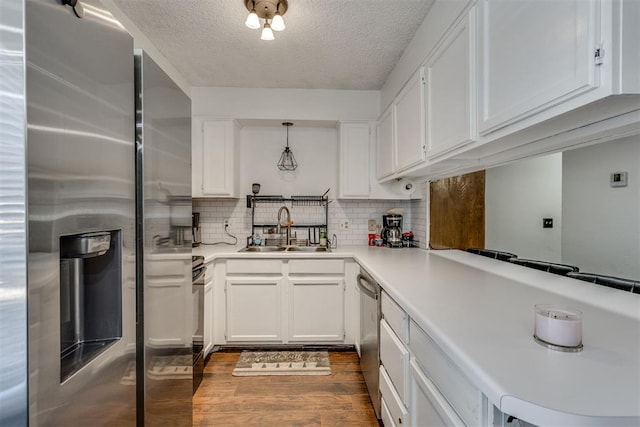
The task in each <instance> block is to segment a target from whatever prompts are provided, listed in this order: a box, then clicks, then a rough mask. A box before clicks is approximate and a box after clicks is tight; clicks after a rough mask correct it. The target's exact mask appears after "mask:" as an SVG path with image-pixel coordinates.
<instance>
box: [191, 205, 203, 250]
mask: <svg viewBox="0 0 640 427" xmlns="http://www.w3.org/2000/svg"><path fill="white" fill-rule="evenodd" d="M191 242H192V243H191V245H192V246H193V247H194V248H195V247H196V246H200V244H201V243H202V240H201V237H200V213H198V212H193V213H192V214H191Z"/></svg>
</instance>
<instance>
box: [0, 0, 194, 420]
mask: <svg viewBox="0 0 640 427" xmlns="http://www.w3.org/2000/svg"><path fill="white" fill-rule="evenodd" d="M62 3H63V2H61V1H60V0H0V39H1V40H0V71H1V72H2V73H1V74H2V76H3V78H2V79H0V80H2V82H1V83H0V92H1V94H2V101H1V102H2V111H3V113H2V120H0V136H1V138H0V140H1V141H2V143H1V144H0V162H1V165H2V168H0V203H1V205H0V213H1V214H2V221H0V239H1V240H0V253H1V256H0V263H1V264H2V269H1V270H2V271H1V272H0V287H1V289H0V291H1V292H0V320H1V321H2V328H0V330H1V332H0V361H1V362H2V368H0V369H1V370H0V372H1V374H0V381H1V382H0V386H1V389H0V425H27V424H28V425H31V426H41V425H42V426H46V425H51V426H60V425H91V426H101V425H135V424H137V425H143V424H147V425H152V424H159V423H157V422H156V423H154V421H155V420H154V419H152V417H151V415H150V414H151V412H153V416H154V417H156V420H161V419H164V420H165V421H164V422H165V423H169V424H171V425H181V424H182V425H190V424H191V379H190V376H189V373H188V371H189V369H190V367H191V366H190V355H191V353H190V350H191V338H192V337H191V335H190V333H191V329H192V324H193V323H192V319H191V311H190V307H191V298H190V296H191V294H190V292H191V286H190V284H191V278H190V272H191V271H190V265H191V263H190V247H191V241H190V226H191V219H190V214H191V205H190V199H189V202H188V203H187V198H186V196H189V195H190V194H191V188H190V180H191V178H190V158H191V155H190V142H189V141H190V123H189V117H190V106H189V105H188V97H186V95H184V93H182V92H181V91H179V90H178V91H176V88H175V85H173V86H171V84H172V82H171V81H170V79H168V77H166V75H164V73H162V75H160V73H156V72H154V73H150V74H149V78H148V79H145V78H143V79H142V80H141V81H145V80H147V81H148V82H149V84H148V88H149V90H148V91H147V95H148V99H149V101H150V102H149V103H146V102H143V103H142V104H139V107H140V108H136V102H137V100H139V99H140V98H139V96H140V95H141V93H140V92H136V89H137V86H136V68H135V66H134V51H133V40H132V38H131V36H130V35H129V34H128V33H127V32H126V30H125V29H124V28H123V27H122V26H121V25H120V24H119V23H118V22H117V21H116V20H115V19H114V18H113V17H112V16H111V14H110V13H109V12H108V11H107V10H106V9H105V8H104V7H103V5H102V4H101V3H100V1H99V0H82V1H81V2H78V3H77V4H76V5H75V7H71V6H69V5H65V4H62ZM67 3H68V2H67ZM71 3H74V4H75V2H74V1H72V2H71ZM147 68H149V69H151V66H149V67H147ZM164 79H168V81H167V80H164ZM169 82H171V83H169ZM176 95H177V98H176V97H175V96H176ZM172 103H175V104H172ZM177 105H180V109H177V108H175V107H176V106H177ZM143 108H144V111H143ZM5 112H6V114H5ZM136 116H137V117H138V118H139V119H141V120H142V121H140V122H136ZM147 118H148V120H147ZM136 129H138V131H136ZM25 181H26V182H25ZM183 228H187V229H188V231H185V230H183ZM187 258H188V260H187ZM151 261H154V262H155V261H162V262H161V263H160V264H158V263H152V264H149V265H148V266H149V268H148V269H147V270H145V267H146V266H147V262H151ZM150 278H151V279H153V280H155V282H156V283H163V284H165V285H166V286H164V287H162V286H159V287H155V288H154V289H152V290H151V291H149V289H147V281H148V279H150ZM187 283H188V285H189V286H187ZM176 287H181V291H182V293H181V295H184V296H183V298H182V300H181V302H182V303H183V306H182V307H181V310H179V311H176V310H168V311H167V310H165V316H163V317H159V316H145V311H147V312H148V313H150V314H154V313H156V312H157V311H158V309H162V308H163V304H165V306H166V301H167V300H172V301H174V302H175V301H176V300H175V298H176V292H175V291H174V290H175V288H176ZM168 321H170V322H171V323H168ZM174 324H178V325H179V326H180V331H181V333H180V334H177V333H173V332H175V330H176V328H175V327H174V328H173V329H171V327H167V325H169V326H175V325H174ZM163 366H164V367H170V368H176V370H177V371H178V370H180V368H182V369H183V371H182V372H180V373H179V374H176V375H173V376H166V375H162V374H161V373H159V372H160V370H161V367H163ZM163 417H166V418H163Z"/></svg>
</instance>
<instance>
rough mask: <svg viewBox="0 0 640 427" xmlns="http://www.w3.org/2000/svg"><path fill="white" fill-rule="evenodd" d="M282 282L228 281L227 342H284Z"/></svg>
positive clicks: (263, 280) (269, 280)
mask: <svg viewBox="0 0 640 427" xmlns="http://www.w3.org/2000/svg"><path fill="white" fill-rule="evenodd" d="M281 286H282V279H281V278H265V279H261V278H248V279H240V278H238V279H227V281H226V302H227V303H226V314H227V332H226V340H227V342H281V341H282V321H281V317H282V309H281V300H282V296H281V290H280V288H281Z"/></svg>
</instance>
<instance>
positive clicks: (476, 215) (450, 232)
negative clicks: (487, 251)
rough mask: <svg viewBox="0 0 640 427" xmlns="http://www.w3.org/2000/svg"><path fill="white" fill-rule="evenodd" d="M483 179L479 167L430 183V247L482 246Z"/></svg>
mask: <svg viewBox="0 0 640 427" xmlns="http://www.w3.org/2000/svg"><path fill="white" fill-rule="evenodd" d="M484 181H485V172H484V171H480V172H474V173H470V174H466V175H461V176H456V177H451V178H444V179H441V180H439V181H435V182H432V183H430V190H431V191H430V204H429V212H430V221H429V222H430V224H429V236H430V242H429V245H430V247H432V248H433V249H448V248H454V249H462V250H465V249H467V248H484Z"/></svg>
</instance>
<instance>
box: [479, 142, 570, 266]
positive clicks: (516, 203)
mask: <svg viewBox="0 0 640 427" xmlns="http://www.w3.org/2000/svg"><path fill="white" fill-rule="evenodd" d="M542 218H553V228H550V229H549V228H542ZM564 222H565V221H563V220H562V153H557V154H552V155H548V156H544V157H539V158H535V159H530V160H524V161H519V162H517V163H512V164H509V165H505V166H500V167H496V168H491V169H488V170H487V172H486V177H485V247H486V248H489V249H497V250H502V251H507V252H512V253H515V254H516V255H518V257H520V258H531V259H537V260H542V261H550V262H561V261H562V249H561V247H562V245H561V239H562V233H561V229H562V225H563V223H564Z"/></svg>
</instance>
